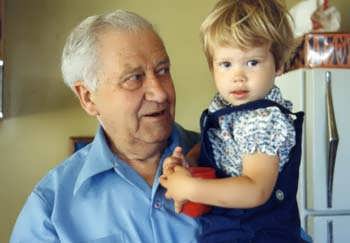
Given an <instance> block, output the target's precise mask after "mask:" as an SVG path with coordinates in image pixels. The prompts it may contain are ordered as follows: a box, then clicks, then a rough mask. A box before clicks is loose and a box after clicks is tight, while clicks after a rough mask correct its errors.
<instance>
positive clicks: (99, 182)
mask: <svg viewBox="0 0 350 243" xmlns="http://www.w3.org/2000/svg"><path fill="white" fill-rule="evenodd" d="M187 134H188V133H186V132H184V130H183V129H182V128H180V127H178V126H174V129H173V132H172V135H171V137H170V139H169V141H168V147H167V148H166V149H165V150H164V152H163V155H162V157H161V160H160V163H159V166H158V169H157V172H156V176H155V179H154V182H153V185H152V187H150V186H149V185H148V184H147V183H146V181H145V180H144V179H143V178H142V177H141V176H140V175H139V174H137V173H136V172H135V170H133V169H132V168H131V167H130V166H129V165H128V164H126V163H125V162H124V161H122V160H120V159H119V158H118V157H117V156H116V155H115V154H113V153H112V151H111V150H110V148H109V147H108V145H107V142H106V139H105V136H104V132H103V130H102V128H100V129H99V130H98V132H97V134H96V136H95V139H94V141H93V142H92V143H91V144H89V145H87V146H86V147H84V148H82V149H81V150H79V151H78V152H76V153H75V154H73V155H72V156H71V157H70V158H68V159H67V160H65V161H64V162H63V163H61V164H60V165H59V166H57V167H56V168H54V169H53V170H51V171H50V172H49V173H48V175H47V176H45V177H44V178H43V179H42V180H41V181H40V182H39V183H38V184H37V185H36V186H35V188H34V190H33V192H32V193H31V194H30V196H29V197H28V199H27V202H26V203H25V205H24V207H23V209H22V211H21V213H20V215H19V216H18V219H17V222H16V224H15V227H14V229H13V232H12V236H11V240H10V242H11V243H17V242H36V243H37V242H45V243H47V242H74V243H75V242H95V243H97V242H104V243H107V242H108V243H109V242H133V243H134V242H142V243H148V242H150V243H157V242H159V243H163V242H167V243H168V242H169V243H171V242H174V243H178V242H181V243H182V242H196V237H197V235H198V233H199V232H198V231H199V226H198V223H197V221H196V220H195V219H193V218H190V217H187V216H185V215H183V214H176V213H175V211H174V206H173V203H172V201H170V200H167V199H166V198H165V197H164V189H163V188H162V187H161V186H160V184H159V176H160V174H161V168H162V162H163V160H164V158H165V157H167V156H169V155H170V154H171V152H172V151H173V149H174V148H175V147H176V146H182V147H184V149H185V151H186V150H188V149H189V147H190V146H191V145H193V144H190V142H189V141H190V139H189V138H190V137H188V136H187ZM192 135H193V134H192ZM191 142H192V141H191ZM193 142H194V141H193Z"/></svg>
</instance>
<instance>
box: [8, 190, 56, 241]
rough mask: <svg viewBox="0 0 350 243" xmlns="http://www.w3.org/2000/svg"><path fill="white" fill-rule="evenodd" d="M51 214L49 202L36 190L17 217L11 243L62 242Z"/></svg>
mask: <svg viewBox="0 0 350 243" xmlns="http://www.w3.org/2000/svg"><path fill="white" fill-rule="evenodd" d="M50 215H51V209H50V207H49V205H48V203H47V202H46V201H45V199H44V198H43V197H42V196H40V194H39V193H38V192H36V191H35V190H34V191H33V192H32V193H31V194H30V196H29V197H28V199H27V201H26V203H25V205H24V207H23V209H22V211H21V212H20V214H19V216H18V218H17V221H16V224H15V226H14V229H13V231H12V235H11V239H10V243H22V242H38V243H40V242H43V243H44V242H45V243H48V242H49V243H51V242H60V241H59V239H58V236H57V234H56V231H55V227H54V226H53V224H52V222H51V219H50Z"/></svg>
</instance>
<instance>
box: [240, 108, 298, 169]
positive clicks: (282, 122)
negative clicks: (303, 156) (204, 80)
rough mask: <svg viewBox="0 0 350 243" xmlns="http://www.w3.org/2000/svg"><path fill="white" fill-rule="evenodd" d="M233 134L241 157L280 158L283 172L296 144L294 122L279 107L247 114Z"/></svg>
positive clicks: (242, 116)
mask: <svg viewBox="0 0 350 243" xmlns="http://www.w3.org/2000/svg"><path fill="white" fill-rule="evenodd" d="M233 133H234V138H235V140H236V141H237V145H238V147H239V151H240V155H241V156H243V155H244V154H252V153H255V152H261V153H266V154H268V155H278V156H279V158H280V170H282V168H283V165H284V164H285V163H287V162H288V154H289V152H290V150H291V148H292V147H293V146H294V145H295V130H294V127H293V124H292V119H291V118H290V117H287V116H286V115H284V114H283V113H282V112H281V111H280V110H279V109H278V108H277V107H269V108H264V109H257V110H253V111H249V112H244V113H243V114H241V116H240V117H239V118H238V120H237V121H236V123H235V127H234V128H233Z"/></svg>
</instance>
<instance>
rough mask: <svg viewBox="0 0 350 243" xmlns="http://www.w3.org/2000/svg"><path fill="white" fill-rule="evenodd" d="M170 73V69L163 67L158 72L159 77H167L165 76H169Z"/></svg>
mask: <svg viewBox="0 0 350 243" xmlns="http://www.w3.org/2000/svg"><path fill="white" fill-rule="evenodd" d="M169 72H170V68H169V67H162V68H160V69H158V70H157V74H158V75H165V74H168V73H169Z"/></svg>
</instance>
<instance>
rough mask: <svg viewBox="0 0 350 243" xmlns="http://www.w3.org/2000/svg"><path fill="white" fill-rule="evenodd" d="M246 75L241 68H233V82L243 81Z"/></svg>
mask: <svg viewBox="0 0 350 243" xmlns="http://www.w3.org/2000/svg"><path fill="white" fill-rule="evenodd" d="M245 81H247V76H246V74H245V72H244V71H243V70H235V71H234V73H233V82H245Z"/></svg>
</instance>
